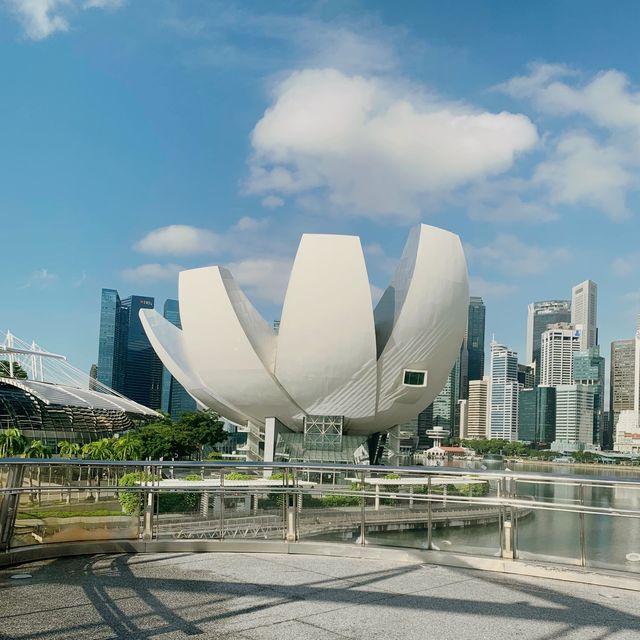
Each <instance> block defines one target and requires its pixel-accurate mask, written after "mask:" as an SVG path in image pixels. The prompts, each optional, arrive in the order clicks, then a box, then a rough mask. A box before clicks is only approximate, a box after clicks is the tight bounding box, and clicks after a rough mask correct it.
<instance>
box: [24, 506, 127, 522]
mask: <svg viewBox="0 0 640 640" xmlns="http://www.w3.org/2000/svg"><path fill="white" fill-rule="evenodd" d="M123 515H125V514H124V513H122V511H112V510H110V509H95V510H93V511H44V510H39V511H19V512H18V515H17V516H16V518H17V519H18V520H27V519H29V518H40V519H42V518H99V517H103V516H123Z"/></svg>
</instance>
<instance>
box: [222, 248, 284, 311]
mask: <svg viewBox="0 0 640 640" xmlns="http://www.w3.org/2000/svg"><path fill="white" fill-rule="evenodd" d="M291 265H292V262H291V260H285V259H280V258H247V259H245V260H239V261H238V262H231V263H229V264H227V265H225V266H226V267H227V268H228V269H229V271H231V273H232V275H233V277H234V278H235V280H236V282H237V283H238V285H239V286H240V287H241V288H242V290H243V291H244V292H245V293H246V294H247V296H249V297H250V298H252V299H256V300H262V301H266V302H272V303H275V304H281V303H282V301H283V300H284V294H285V291H286V289H287V284H288V283H289V274H290V273H291Z"/></svg>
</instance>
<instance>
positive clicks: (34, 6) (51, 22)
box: [8, 0, 70, 40]
mask: <svg viewBox="0 0 640 640" xmlns="http://www.w3.org/2000/svg"><path fill="white" fill-rule="evenodd" d="M8 4H9V7H10V9H11V10H12V11H13V13H15V14H16V16H17V17H18V20H19V21H20V23H21V24H22V27H23V29H24V31H25V35H26V36H27V37H28V38H31V40H43V39H44V38H47V37H48V36H50V35H51V34H52V33H55V32H56V31H68V30H69V22H68V21H67V20H66V18H64V17H63V16H62V15H60V13H59V11H60V10H61V9H64V8H65V7H68V6H69V5H70V1H69V0H9V3H8Z"/></svg>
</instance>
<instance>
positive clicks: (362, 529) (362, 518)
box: [360, 471, 367, 545]
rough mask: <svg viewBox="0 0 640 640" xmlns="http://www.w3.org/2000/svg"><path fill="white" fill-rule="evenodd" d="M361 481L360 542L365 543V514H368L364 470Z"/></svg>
mask: <svg viewBox="0 0 640 640" xmlns="http://www.w3.org/2000/svg"><path fill="white" fill-rule="evenodd" d="M360 482H361V483H362V496H361V497H360V544H361V545H365V544H366V540H365V537H364V534H365V515H366V506H367V500H366V498H365V496H364V491H365V484H364V471H363V472H362V473H360Z"/></svg>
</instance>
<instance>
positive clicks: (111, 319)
mask: <svg viewBox="0 0 640 640" xmlns="http://www.w3.org/2000/svg"><path fill="white" fill-rule="evenodd" d="M128 329H129V310H128V309H126V308H124V307H123V306H122V302H121V301H120V296H119V295H118V292H117V291H116V290H115V289H103V290H102V296H101V299H100V335H99V337H98V372H97V376H96V379H97V380H98V382H101V383H102V384H106V385H107V386H108V387H111V388H112V389H115V390H116V391H117V392H118V393H124V378H125V371H126V366H127V335H128Z"/></svg>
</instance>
